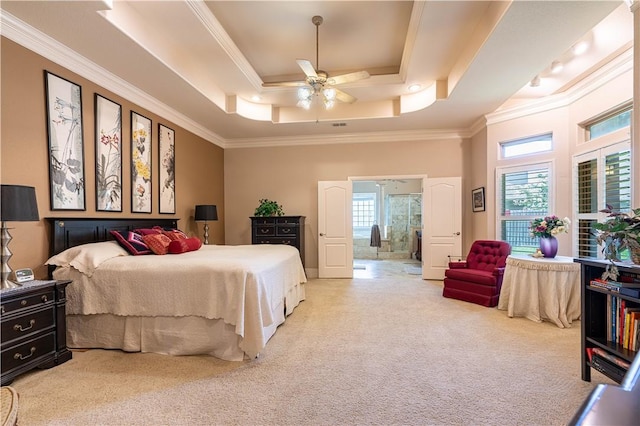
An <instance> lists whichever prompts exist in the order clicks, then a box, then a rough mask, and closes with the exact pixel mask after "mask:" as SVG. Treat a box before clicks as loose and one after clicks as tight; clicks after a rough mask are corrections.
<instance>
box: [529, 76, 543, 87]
mask: <svg viewBox="0 0 640 426" xmlns="http://www.w3.org/2000/svg"><path fill="white" fill-rule="evenodd" d="M529 86H531V87H538V86H540V76H538V75H536V76H535V77H533V80H531V83H529Z"/></svg>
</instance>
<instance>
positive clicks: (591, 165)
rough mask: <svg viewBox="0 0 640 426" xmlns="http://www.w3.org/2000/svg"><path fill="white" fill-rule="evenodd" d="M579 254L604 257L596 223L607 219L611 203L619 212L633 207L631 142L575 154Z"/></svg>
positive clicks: (577, 244) (576, 239)
mask: <svg viewBox="0 0 640 426" xmlns="http://www.w3.org/2000/svg"><path fill="white" fill-rule="evenodd" d="M573 165H574V187H575V194H576V198H575V212H576V226H575V227H574V230H575V232H574V235H575V237H574V238H575V244H576V249H577V256H578V257H601V253H600V249H599V247H598V245H597V243H596V239H595V235H594V232H593V228H592V226H593V224H594V223H596V222H601V221H604V220H606V214H604V213H600V210H602V209H604V208H605V207H606V206H607V204H608V205H610V206H612V207H613V209H614V210H617V211H629V210H631V151H630V144H629V142H622V143H617V144H614V145H611V146H609V147H607V148H603V149H599V150H596V151H592V152H589V153H586V154H582V155H579V156H576V157H574V161H573Z"/></svg>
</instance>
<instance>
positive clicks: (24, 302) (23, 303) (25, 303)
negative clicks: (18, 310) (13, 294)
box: [20, 300, 28, 306]
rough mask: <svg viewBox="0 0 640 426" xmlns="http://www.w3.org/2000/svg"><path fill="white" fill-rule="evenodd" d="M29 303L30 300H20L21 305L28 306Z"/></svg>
mask: <svg viewBox="0 0 640 426" xmlns="http://www.w3.org/2000/svg"><path fill="white" fill-rule="evenodd" d="M27 303H28V302H27V301H26V300H22V301H20V305H21V306H27Z"/></svg>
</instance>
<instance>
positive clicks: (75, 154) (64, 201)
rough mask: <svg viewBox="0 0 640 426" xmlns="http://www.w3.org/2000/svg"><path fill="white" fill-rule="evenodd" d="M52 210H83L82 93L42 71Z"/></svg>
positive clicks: (78, 89)
mask: <svg viewBox="0 0 640 426" xmlns="http://www.w3.org/2000/svg"><path fill="white" fill-rule="evenodd" d="M44 75H45V93H46V98H47V99H46V101H47V135H48V140H49V185H50V188H49V189H50V196H51V210H86V203H85V177H84V140H83V132H82V91H81V88H80V86H79V85H77V84H75V83H72V82H70V81H69V80H66V79H64V78H62V77H58V76H57V75H55V74H52V73H50V72H49V71H45V73H44Z"/></svg>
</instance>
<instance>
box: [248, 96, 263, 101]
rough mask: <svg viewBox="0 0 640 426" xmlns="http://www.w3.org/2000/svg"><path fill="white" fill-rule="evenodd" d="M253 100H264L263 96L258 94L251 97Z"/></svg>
mask: <svg viewBox="0 0 640 426" xmlns="http://www.w3.org/2000/svg"><path fill="white" fill-rule="evenodd" d="M251 100H252V101H254V102H259V101H261V100H262V98H261V97H260V96H258V95H253V96H252V97H251Z"/></svg>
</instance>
